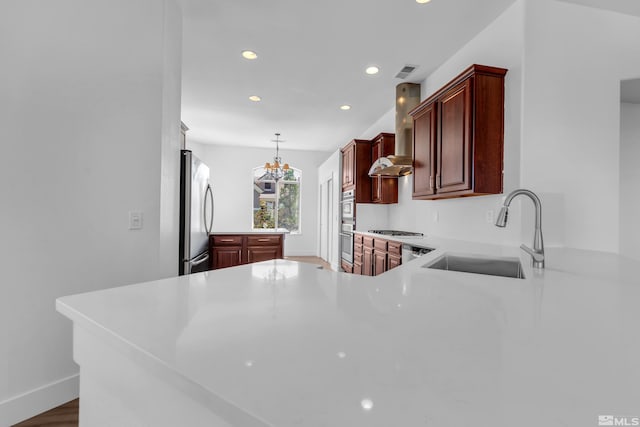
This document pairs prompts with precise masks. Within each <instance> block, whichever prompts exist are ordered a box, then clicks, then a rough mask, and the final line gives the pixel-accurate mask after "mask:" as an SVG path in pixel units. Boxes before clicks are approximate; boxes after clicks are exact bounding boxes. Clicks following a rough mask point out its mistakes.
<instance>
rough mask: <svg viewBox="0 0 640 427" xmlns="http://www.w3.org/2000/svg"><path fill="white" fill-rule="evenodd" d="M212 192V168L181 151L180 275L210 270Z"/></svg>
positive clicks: (189, 153) (190, 154)
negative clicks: (210, 173)
mask: <svg viewBox="0 0 640 427" xmlns="http://www.w3.org/2000/svg"><path fill="white" fill-rule="evenodd" d="M213 208H214V205H213V191H212V189H211V185H210V184H209V167H208V166H207V165H205V164H204V163H202V161H200V159H198V158H197V157H196V156H194V155H193V153H192V152H191V151H190V150H180V249H179V254H180V256H179V268H178V272H179V274H180V275H181V276H182V275H185V274H191V273H196V272H199V271H206V270H208V269H209V248H208V243H209V233H210V232H211V228H212V227H213Z"/></svg>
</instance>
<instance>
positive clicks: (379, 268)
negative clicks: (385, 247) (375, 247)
mask: <svg viewBox="0 0 640 427" xmlns="http://www.w3.org/2000/svg"><path fill="white" fill-rule="evenodd" d="M385 271H387V253H386V252H380V251H374V253H373V275H374V276H377V275H378V274H382V273H384V272H385Z"/></svg>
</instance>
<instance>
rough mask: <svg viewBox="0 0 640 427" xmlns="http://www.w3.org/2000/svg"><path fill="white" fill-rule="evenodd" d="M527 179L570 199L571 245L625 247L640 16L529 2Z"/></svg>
mask: <svg viewBox="0 0 640 427" xmlns="http://www.w3.org/2000/svg"><path fill="white" fill-rule="evenodd" d="M525 16H526V22H525V28H526V35H525V40H526V41H525V80H524V86H523V107H522V108H523V117H524V119H523V137H522V159H523V160H522V164H521V168H522V184H523V185H524V186H527V187H530V188H532V189H534V190H537V191H540V192H542V193H555V194H557V195H558V200H561V201H562V206H561V208H559V209H558V211H559V212H563V215H562V217H557V218H556V217H550V216H549V215H547V216H546V218H547V220H546V223H547V224H550V223H553V222H559V221H561V222H562V224H561V225H562V227H563V228H564V243H565V245H566V246H570V247H576V248H583V249H597V250H603V251H610V252H617V251H618V248H619V237H618V236H619V231H620V230H619V222H618V221H617V218H618V217H619V191H620V185H619V173H618V167H619V143H620V93H619V91H620V89H619V88H620V80H622V79H626V78H629V77H637V76H638V75H640V43H638V40H640V18H637V17H633V16H629V15H623V14H619V13H614V12H607V11H603V10H600V9H593V8H589V7H584V6H578V5H575V4H570V3H564V2H558V1H553V0H535V1H532V0H531V1H527V3H526V14H525Z"/></svg>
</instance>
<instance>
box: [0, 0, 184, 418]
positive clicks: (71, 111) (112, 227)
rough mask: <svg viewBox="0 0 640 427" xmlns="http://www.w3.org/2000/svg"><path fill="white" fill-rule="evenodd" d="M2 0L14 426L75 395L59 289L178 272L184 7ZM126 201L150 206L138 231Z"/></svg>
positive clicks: (0, 395) (4, 358)
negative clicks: (130, 222) (58, 303)
mask: <svg viewBox="0 0 640 427" xmlns="http://www.w3.org/2000/svg"><path fill="white" fill-rule="evenodd" d="M2 9H3V10H2V14H1V15H0V56H1V57H2V58H4V60H3V64H2V67H0V94H1V95H0V124H1V128H2V132H3V136H2V155H1V156H0V194H1V195H2V210H1V215H2V217H1V220H0V236H2V237H1V239H2V246H1V253H0V271H1V272H2V273H1V274H2V279H1V283H0V301H1V302H2V307H0V312H1V314H2V319H0V328H1V331H2V333H1V334H0V339H1V342H0V361H1V364H0V425H9V424H13V423H15V422H18V421H20V420H21V419H24V418H28V417H30V416H33V415H35V414H37V413H39V412H42V411H44V410H46V409H49V408H50V407H53V406H56V405H58V404H60V403H63V402H65V401H67V400H70V399H72V398H74V397H76V396H77V391H78V390H77V386H78V383H77V373H78V367H77V365H76V364H75V363H74V362H73V360H72V342H71V323H70V322H69V321H68V320H67V319H65V318H64V317H62V316H61V315H59V314H58V313H57V312H56V311H55V299H56V298H57V297H60V296H63V295H68V294H74V293H79V292H86V291H92V290H96V289H100V288H105V287H112V286H118V285H124V284H129V283H134V282H140V281H144V280H150V279H156V278H160V277H163V276H167V275H171V274H175V273H176V272H177V249H176V248H177V238H176V237H175V236H177V226H178V224H177V221H175V220H174V218H175V215H176V212H177V198H174V196H175V194H176V191H177V181H175V180H174V177H176V176H177V175H178V159H179V155H178V150H179V132H178V131H177V129H178V126H179V123H180V116H179V108H180V48H181V17H180V10H179V8H178V6H177V5H176V4H174V2H173V0H165V1H161V2H158V1H155V0H141V1H138V2H134V3H131V2H129V1H124V0H96V1H92V2H83V1H80V0H59V1H56V2H41V1H33V0H9V1H5V2H3V8H2ZM169 122H171V123H169ZM131 210H139V211H142V212H143V213H144V228H143V229H142V230H139V231H129V230H128V212H129V211H131ZM173 254H175V256H174V255H173ZM172 257H173V258H174V259H171V258H172Z"/></svg>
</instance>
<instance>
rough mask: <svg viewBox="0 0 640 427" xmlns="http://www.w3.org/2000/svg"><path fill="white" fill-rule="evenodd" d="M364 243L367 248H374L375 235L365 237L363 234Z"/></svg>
mask: <svg viewBox="0 0 640 427" xmlns="http://www.w3.org/2000/svg"><path fill="white" fill-rule="evenodd" d="M362 244H363V245H364V247H365V248H370V249H373V237H369V236H367V237H364V236H362Z"/></svg>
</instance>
